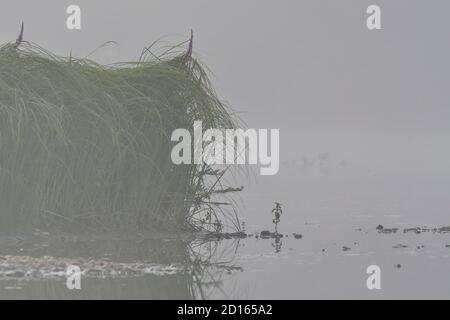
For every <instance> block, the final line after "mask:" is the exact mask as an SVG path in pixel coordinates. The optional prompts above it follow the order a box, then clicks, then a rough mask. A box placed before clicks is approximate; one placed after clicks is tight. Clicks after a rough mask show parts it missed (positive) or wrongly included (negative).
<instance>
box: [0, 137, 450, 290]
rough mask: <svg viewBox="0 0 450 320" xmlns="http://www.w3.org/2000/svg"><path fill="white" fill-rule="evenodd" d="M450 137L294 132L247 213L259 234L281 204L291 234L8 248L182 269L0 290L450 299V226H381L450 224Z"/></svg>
mask: <svg viewBox="0 0 450 320" xmlns="http://www.w3.org/2000/svg"><path fill="white" fill-rule="evenodd" d="M300 137H301V138H300ZM297 138H298V139H297ZM448 141H449V140H448V137H447V136H441V135H434V136H414V137H409V136H402V135H379V134H378V135H369V134H367V135H365V136H355V135H345V134H341V135H339V136H337V135H330V136H327V135H320V136H319V135H306V134H305V135H301V136H300V135H299V136H297V135H295V134H291V135H289V134H286V135H285V136H284V138H283V140H282V145H281V146H282V148H281V151H282V156H281V162H282V164H281V168H280V173H279V174H278V175H277V176H274V177H259V176H257V175H255V176H254V177H252V178H251V179H250V180H251V181H250V182H249V183H247V186H248V187H247V189H246V190H245V191H244V192H242V194H241V195H240V200H239V202H240V208H239V210H240V212H241V215H242V216H243V220H244V221H245V225H246V231H247V233H249V234H254V233H255V232H259V231H261V230H272V228H273V226H272V223H271V220H272V216H271V213H270V211H271V209H272V208H273V202H274V201H279V202H281V203H282V204H283V215H282V217H281V223H280V225H279V231H280V232H281V233H283V234H285V235H288V237H284V238H282V239H281V240H280V241H278V242H277V241H275V240H274V239H261V238H255V237H250V238H247V239H241V240H233V239H230V240H224V241H221V242H218V243H217V242H206V243H202V242H201V241H198V240H194V239H191V238H189V237H176V236H175V237H171V238H164V239H162V238H158V237H156V239H147V240H145V241H136V240H134V239H128V240H124V239H96V240H89V241H86V240H83V241H77V242H75V243H71V244H70V245H67V244H65V243H58V242H56V243H54V242H50V243H48V244H45V243H44V245H43V246H33V245H32V244H24V246H23V248H22V250H21V251H17V252H11V251H8V249H5V248H3V249H2V254H6V253H9V254H15V255H22V256H24V255H25V256H33V257H36V258H37V259H39V258H40V257H42V256H43V255H51V256H54V257H60V258H61V259H67V258H77V257H85V258H86V260H87V261H85V260H83V262H80V263H92V261H101V260H103V259H105V261H107V262H112V263H113V264H112V266H113V267H112V268H119V267H120V268H125V269H127V268H128V269H132V267H131V266H129V265H127V263H131V262H133V261H141V262H142V261H145V262H146V263H148V265H151V266H158V268H159V269H158V268H157V270H160V267H161V268H163V269H164V267H167V266H171V267H174V269H170V270H172V271H173V272H154V269H151V268H150V269H148V268H147V267H148V265H146V266H144V267H142V270H147V271H145V272H137V271H136V272H134V271H133V270H131V271H133V272H134V274H133V275H129V274H128V275H127V276H124V277H118V276H111V275H110V274H103V276H101V275H100V276H99V275H91V276H86V277H85V276H82V278H81V290H68V289H67V288H66V283H65V278H64V277H58V276H55V277H53V278H51V277H47V278H44V279H31V280H30V279H28V280H24V279H15V278H14V279H10V278H11V276H10V278H8V276H4V277H2V278H1V280H0V298H25V297H31V298H39V299H43V298H93V299H98V298H112V299H114V298H137V299H178V298H187V299H202V298H207V299H215V298H237V299H246V298H250V299H253V298H263V299H282V298H286V299H300V298H306V299H309V298H374V299H377V298H448V297H450V277H449V274H450V248H448V247H446V245H447V244H449V245H450V234H442V233H432V232H426V233H420V234H415V233H403V232H401V230H400V232H397V233H395V234H380V233H378V232H377V230H376V226H377V225H379V224H382V225H383V226H384V227H385V228H388V227H389V228H390V227H397V228H400V229H403V228H408V227H430V228H433V227H442V226H450V214H449V212H448V211H449V196H448V195H449V194H450V193H449V192H450V168H448V163H450V161H449V160H450V157H449V153H448V151H447V150H446V149H443V148H442V146H445V145H448ZM293 146H294V147H293ZM283 151H284V153H283ZM293 233H300V234H302V238H301V239H295V238H294V237H293V236H292V234H293ZM89 260H90V261H91V262H89ZM1 263H2V262H1V261H0V264H1ZM56 263H60V261H59V260H57V261H56ZM120 263H122V264H120ZM372 264H376V265H378V266H380V268H381V286H382V289H381V290H368V289H367V288H366V279H367V277H368V275H367V274H366V268H367V266H369V265H372ZM398 265H399V266H398ZM118 266H119V267H118ZM38 268H39V267H38ZM145 268H147V269H145ZM128 269H127V270H128ZM164 270H165V269H164ZM174 270H175V271H174ZM131 271H130V272H131Z"/></svg>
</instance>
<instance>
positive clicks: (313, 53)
mask: <svg viewBox="0 0 450 320" xmlns="http://www.w3.org/2000/svg"><path fill="white" fill-rule="evenodd" d="M69 4H78V5H79V6H81V9H82V30H81V31H69V30H67V29H66V26H65V20H66V17H67V14H66V13H65V11H66V8H67V6H68V5H69ZM370 4H378V5H380V6H381V9H382V28H383V29H382V30H380V31H369V30H367V28H366V22H365V21H366V17H367V15H366V13H365V11H366V8H367V6H368V5H370ZM448 12H450V2H449V1H448V0H441V1H438V0H433V1H424V0H421V1H416V0H414V1H413V0H407V1H406V0H396V1H382V0H371V1H366V0H339V1H336V0H328V1H326V0H226V1H224V0H222V1H219V0H214V1H211V0H177V1H175V0H158V1H155V0H128V1H117V0H114V1H112V0H94V1H92V0H71V1H66V0H57V1H56V0H40V1H33V0H3V1H2V10H1V14H0V15H1V20H0V21H1V22H0V24H1V28H0V39H1V41H2V42H6V41H12V40H14V39H15V37H16V35H17V33H18V29H19V24H20V21H21V20H24V21H25V40H31V41H33V42H36V43H38V44H40V45H42V46H44V47H45V48H47V49H49V50H51V51H53V52H56V53H58V54H64V55H67V54H68V52H69V51H70V50H71V49H73V52H74V54H75V55H77V56H85V55H87V54H88V53H89V52H91V51H92V50H93V49H95V48H96V47H98V46H99V45H100V44H102V43H103V42H105V41H108V40H115V41H117V42H118V44H119V45H118V46H116V47H111V48H108V49H103V50H101V51H100V52H99V53H97V54H96V55H94V56H93V58H95V59H97V60H100V61H101V62H113V61H115V60H118V61H122V60H128V59H136V58H137V57H138V55H139V53H140V50H141V49H142V47H144V46H145V45H148V44H150V43H151V42H153V41H154V40H155V39H157V38H160V37H162V36H166V40H167V41H171V42H173V43H177V42H178V41H180V40H183V39H186V38H187V37H188V34H189V29H190V28H193V29H194V32H195V47H194V49H195V51H196V53H197V54H198V55H199V56H200V57H201V58H202V59H203V61H204V62H206V63H207V64H208V65H209V67H210V68H211V69H212V71H213V72H214V74H215V77H214V82H215V84H216V87H217V89H218V91H219V93H220V95H221V97H222V98H223V99H225V100H227V101H229V103H230V105H231V106H232V107H233V108H235V109H237V110H240V111H242V112H244V114H243V118H244V119H245V120H246V121H247V123H248V125H250V126H254V127H269V128H280V129H284V130H286V131H287V130H289V131H291V130H294V131H297V132H298V131H313V132H314V131H317V132H329V131H331V132H335V131H344V132H345V131H349V132H353V131H356V132H358V131H361V130H367V131H373V132H391V131H395V132H417V133H422V132H435V131H439V132H448V131H449V123H450V107H449V106H448V101H450V99H449V98H450V90H448V88H447V86H448V83H450V81H449V80H450V79H449V75H450V72H449V71H450V70H449V69H450V64H449V63H448V59H449V57H450V46H449V43H450V41H449V39H448V38H449V37H448V33H449V31H450V19H448Z"/></svg>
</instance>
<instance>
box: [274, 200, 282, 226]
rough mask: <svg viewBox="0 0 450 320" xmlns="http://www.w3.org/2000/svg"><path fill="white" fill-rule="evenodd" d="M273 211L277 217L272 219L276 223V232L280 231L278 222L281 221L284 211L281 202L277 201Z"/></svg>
mask: <svg viewBox="0 0 450 320" xmlns="http://www.w3.org/2000/svg"><path fill="white" fill-rule="evenodd" d="M272 213H273V215H274V216H275V218H274V219H273V220H272V222H273V224H274V225H275V233H276V234H277V233H278V223H280V221H281V220H280V218H281V214H282V213H283V209H281V203H279V202H275V208H273V209H272Z"/></svg>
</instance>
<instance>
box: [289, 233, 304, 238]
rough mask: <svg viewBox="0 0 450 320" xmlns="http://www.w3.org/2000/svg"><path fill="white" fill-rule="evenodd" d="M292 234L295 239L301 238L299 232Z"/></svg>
mask: <svg viewBox="0 0 450 320" xmlns="http://www.w3.org/2000/svg"><path fill="white" fill-rule="evenodd" d="M292 235H293V236H294V238H295V239H301V238H303V236H302V235H301V234H300V233H293V234H292Z"/></svg>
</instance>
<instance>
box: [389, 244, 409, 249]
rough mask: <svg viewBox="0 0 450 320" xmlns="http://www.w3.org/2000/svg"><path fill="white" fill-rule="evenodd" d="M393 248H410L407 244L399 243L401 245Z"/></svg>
mask: <svg viewBox="0 0 450 320" xmlns="http://www.w3.org/2000/svg"><path fill="white" fill-rule="evenodd" d="M392 248H394V249H403V248H408V246H407V245H405V244H401V243H399V244H397V245H395V246H393V247H392Z"/></svg>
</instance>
